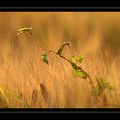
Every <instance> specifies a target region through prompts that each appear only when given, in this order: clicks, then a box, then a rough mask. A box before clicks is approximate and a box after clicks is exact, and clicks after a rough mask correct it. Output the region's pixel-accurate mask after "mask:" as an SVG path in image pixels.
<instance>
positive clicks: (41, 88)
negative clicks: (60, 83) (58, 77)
mask: <svg viewBox="0 0 120 120" xmlns="http://www.w3.org/2000/svg"><path fill="white" fill-rule="evenodd" d="M40 90H41V93H42V95H43V97H44V100H45V101H48V92H47V89H46V88H45V86H44V85H43V84H42V83H41V84H40Z"/></svg>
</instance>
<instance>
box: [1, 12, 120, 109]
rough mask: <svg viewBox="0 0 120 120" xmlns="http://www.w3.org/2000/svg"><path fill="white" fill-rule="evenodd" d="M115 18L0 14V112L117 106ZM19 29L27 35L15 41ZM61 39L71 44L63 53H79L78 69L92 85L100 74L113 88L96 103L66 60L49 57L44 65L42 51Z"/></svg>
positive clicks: (119, 26) (119, 38) (119, 40)
mask: <svg viewBox="0 0 120 120" xmlns="http://www.w3.org/2000/svg"><path fill="white" fill-rule="evenodd" d="M119 20H120V13H119V12H116V13H115V12H113V13H112V12H0V96H1V97H0V108H9V107H10V108H116V107H117V108H119V107H120V81H119V80H120V74H119V73H120V53H119V49H120V34H119V30H120V23H119ZM24 27H32V28H33V29H32V35H30V34H22V35H21V36H20V37H19V38H18V39H16V35H17V30H18V29H20V28H24ZM64 41H70V42H71V43H72V45H71V46H67V47H65V49H64V50H63V53H62V54H63V55H64V56H65V57H67V58H70V57H71V56H72V55H73V54H83V55H84V56H85V59H84V61H83V62H82V63H81V66H82V68H84V69H85V70H86V71H88V73H89V74H90V75H91V77H92V79H93V82H94V84H96V83H95V77H96V76H104V77H105V78H106V79H107V80H108V81H109V82H110V83H111V84H112V85H113V86H114V87H115V90H114V91H110V90H106V91H105V93H104V94H103V96H102V97H101V98H100V102H98V101H97V100H96V99H95V98H94V96H92V95H91V88H90V85H89V83H88V81H87V80H84V79H81V78H78V77H75V76H74V75H73V74H72V68H71V66H70V64H69V63H68V62H66V61H64V60H63V59H61V58H60V57H59V56H56V55H54V54H51V55H50V56H49V65H47V64H45V63H43V61H42V57H41V56H42V53H43V50H45V49H51V50H54V51H56V50H57V49H58V48H59V47H60V46H61V44H62V43H63V42H64ZM7 92H12V93H11V94H12V95H10V94H9V95H8V93H7ZM13 93H14V95H13Z"/></svg>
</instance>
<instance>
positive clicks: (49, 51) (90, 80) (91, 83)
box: [47, 49, 94, 88]
mask: <svg viewBox="0 0 120 120" xmlns="http://www.w3.org/2000/svg"><path fill="white" fill-rule="evenodd" d="M47 51H48V54H50V53H54V54H56V55H58V56H59V57H61V58H63V59H64V60H66V61H68V62H69V63H70V64H71V61H70V60H69V59H67V58H66V57H64V56H62V55H61V54H58V53H57V52H55V51H52V50H49V49H47ZM76 66H77V65H76ZM77 67H78V68H79V69H80V70H82V71H83V72H84V73H86V74H87V76H88V78H89V84H90V85H91V87H92V88H94V84H93V81H92V79H91V77H90V75H89V74H88V73H87V72H86V71H85V70H83V69H82V68H81V67H80V66H77Z"/></svg>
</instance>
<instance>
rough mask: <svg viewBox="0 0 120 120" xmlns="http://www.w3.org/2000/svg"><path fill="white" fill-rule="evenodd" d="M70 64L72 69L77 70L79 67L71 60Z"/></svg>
mask: <svg viewBox="0 0 120 120" xmlns="http://www.w3.org/2000/svg"><path fill="white" fill-rule="evenodd" d="M71 65H72V67H73V69H75V70H79V69H80V68H79V67H78V66H77V65H76V64H75V63H73V62H72V61H71Z"/></svg>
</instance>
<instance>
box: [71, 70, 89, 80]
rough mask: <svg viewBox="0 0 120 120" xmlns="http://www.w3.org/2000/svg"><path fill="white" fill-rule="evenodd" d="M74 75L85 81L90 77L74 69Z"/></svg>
mask: <svg viewBox="0 0 120 120" xmlns="http://www.w3.org/2000/svg"><path fill="white" fill-rule="evenodd" d="M73 74H74V75H75V76H76V77H80V78H83V79H87V77H88V75H87V74H86V73H85V72H84V71H82V70H75V69H73Z"/></svg>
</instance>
